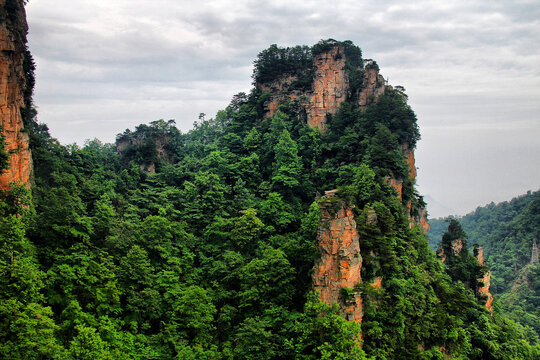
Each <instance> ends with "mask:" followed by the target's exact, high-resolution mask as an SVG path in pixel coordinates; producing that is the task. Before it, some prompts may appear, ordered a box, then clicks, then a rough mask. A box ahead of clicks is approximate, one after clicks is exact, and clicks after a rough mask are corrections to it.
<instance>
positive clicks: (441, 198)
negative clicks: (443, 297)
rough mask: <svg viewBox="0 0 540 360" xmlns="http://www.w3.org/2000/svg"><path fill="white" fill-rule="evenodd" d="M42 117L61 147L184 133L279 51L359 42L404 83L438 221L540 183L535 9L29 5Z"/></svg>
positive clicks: (64, 1)
mask: <svg viewBox="0 0 540 360" xmlns="http://www.w3.org/2000/svg"><path fill="white" fill-rule="evenodd" d="M26 10H27V18H28V24H29V27H30V30H29V47H30V50H31V52H32V54H33V56H34V59H35V61H36V65H37V71H36V81H37V84H36V89H35V96H34V102H35V104H36V105H37V109H38V121H40V122H43V123H46V124H47V125H48V126H49V129H50V132H51V135H52V136H53V137H56V138H58V140H59V141H60V142H61V143H63V144H70V143H74V142H76V143H78V144H79V145H83V144H84V141H85V140H86V139H94V138H98V139H100V140H101V141H103V142H113V141H114V139H115V136H116V134H118V133H121V132H123V131H124V130H125V129H127V128H130V129H133V128H134V127H135V126H137V125H139V124H141V123H149V122H151V121H154V120H157V119H165V120H169V119H175V121H176V124H177V127H178V128H179V129H180V130H182V131H184V132H185V131H188V130H189V129H191V128H192V126H193V122H194V121H196V120H197V119H198V116H199V114H200V113H205V114H206V115H207V117H213V116H215V114H216V112H217V111H218V110H220V109H224V108H225V107H226V106H227V105H228V103H229V102H230V100H231V98H232V96H233V95H235V94H237V93H238V92H241V91H244V92H248V91H249V90H250V88H251V81H252V79H251V72H252V64H253V60H254V59H255V58H256V56H257V54H258V53H259V52H260V51H262V50H264V49H266V48H267V47H268V46H270V45H271V44H278V45H280V46H295V45H304V44H305V45H313V44H315V43H317V42H318V41H319V40H321V39H328V38H333V39H336V40H340V41H343V40H352V41H353V42H354V43H355V44H356V45H358V46H359V47H360V48H361V49H362V52H363V56H364V58H371V59H374V60H376V61H377V63H378V64H379V67H380V69H381V74H382V75H383V76H385V78H387V79H388V81H389V83H390V84H392V85H401V86H403V87H405V89H406V93H407V95H408V96H409V104H410V105H411V107H412V108H413V110H414V111H415V112H416V114H417V117H418V124H419V126H420V131H421V134H422V140H421V141H420V142H419V144H418V146H417V150H416V165H417V167H418V178H417V184H418V189H419V192H420V193H421V194H423V195H425V197H426V199H427V200H428V211H429V213H430V216H431V217H439V216H446V215H449V214H458V215H463V214H466V213H468V212H470V211H473V210H474V209H475V208H476V207H477V206H482V205H485V204H487V203H490V202H492V201H494V202H496V203H497V202H501V201H506V200H510V199H511V198H513V197H515V196H517V195H520V194H523V193H525V192H527V191H528V190H532V191H535V190H538V189H539V188H540V46H539V45H538V44H540V2H539V1H537V0H512V1H500V0H477V1H470V0H455V1H452V0H448V1H444V2H441V1H429V0H419V1H412V0H411V1H407V2H404V1H399V0H384V1H366V0H352V1H349V0H346V1H342V0H334V1H326V0H325V1H317V0H303V1H295V0H288V1H273V0H267V1H255V0H234V1H229V0H219V1H218V0H214V1H205V0H203V1H199V2H194V1H185V0H152V1H150V0H147V1H142V0H106V1H104V0H53V1H51V0H30V2H29V3H28V5H27V6H26Z"/></svg>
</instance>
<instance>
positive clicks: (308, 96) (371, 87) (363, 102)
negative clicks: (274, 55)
mask: <svg viewBox="0 0 540 360" xmlns="http://www.w3.org/2000/svg"><path fill="white" fill-rule="evenodd" d="M331 44H333V46H329V47H328V48H327V49H326V50H325V51H323V52H321V53H318V54H314V55H313V79H312V83H311V87H309V89H298V88H297V86H295V84H296V83H297V82H298V80H299V76H305V74H302V75H291V74H284V75H282V76H279V77H278V78H276V79H274V80H272V81H269V82H265V83H256V84H255V86H256V87H257V89H259V90H261V91H267V92H269V94H270V95H269V98H268V100H267V102H266V104H265V106H266V117H271V116H273V115H274V114H275V112H276V111H277V109H278V107H279V105H280V104H281V103H284V102H286V101H288V100H290V101H293V102H295V103H297V104H298V105H299V106H300V107H301V108H302V109H303V113H304V114H305V121H306V122H307V124H308V125H309V126H311V127H312V128H315V127H316V128H319V129H321V130H322V131H324V130H325V128H326V119H327V116H328V115H334V114H336V113H337V112H338V110H339V107H340V105H341V103H342V102H343V101H346V100H349V101H350V100H351V99H354V101H356V103H357V105H358V106H359V107H360V108H361V109H362V110H365V109H366V108H367V107H368V106H369V105H370V104H372V103H374V102H376V101H377V98H378V97H379V96H381V95H382V94H384V93H385V91H387V90H388V89H393V87H392V86H390V85H388V84H387V82H386V80H385V79H384V77H383V76H382V75H381V74H380V73H379V66H378V65H377V63H376V62H375V61H373V60H371V59H367V60H363V66H358V68H357V69H356V71H358V72H359V73H361V74H362V75H363V80H362V86H361V87H360V88H359V89H353V88H352V86H351V80H350V70H347V55H346V49H345V46H344V45H343V44H340V43H338V42H335V43H331ZM398 89H402V88H401V87H396V90H398ZM401 150H402V152H403V155H404V157H405V159H406V162H407V164H408V166H409V172H410V176H411V179H412V181H413V182H414V179H415V178H416V165H415V159H414V150H413V149H411V148H410V147H409V144H407V143H405V144H402V146H401ZM389 181H390V183H391V184H392V186H394V188H395V189H396V191H397V193H398V196H399V198H400V199H401V198H402V184H403V180H400V179H390V180H389ZM407 207H408V209H409V218H410V223H411V227H412V226H414V225H415V224H418V225H419V226H420V227H421V228H422V229H423V230H424V231H425V232H426V233H427V231H428V230H429V225H428V221H427V212H426V209H425V208H423V207H415V206H412V204H411V203H409V204H408V205H407Z"/></svg>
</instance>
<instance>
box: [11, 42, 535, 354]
mask: <svg viewBox="0 0 540 360" xmlns="http://www.w3.org/2000/svg"><path fill="white" fill-rule="evenodd" d="M336 48H343V49H344V50H343V51H344V52H343V55H342V56H343V57H344V58H345V62H344V65H345V72H344V73H343V76H345V77H344V78H341V77H340V76H341V75H339V74H338V75H337V76H334V77H333V79H338V80H332V81H337V82H342V83H343V84H346V83H348V89H349V90H348V91H347V92H346V93H344V94H343V96H344V100H343V101H341V102H340V103H339V106H338V108H337V110H336V111H335V113H334V112H333V111H334V110H331V111H330V110H327V104H331V102H330V101H328V102H326V101H327V100H328V97H329V96H330V97H332V96H335V97H336V99H338V98H337V96H338V95H339V94H340V91H341V90H339V89H340V88H339V87H338V90H339V91H335V90H328V91H327V90H325V89H321V90H322V93H321V94H320V95H321V97H322V103H321V102H319V100H317V101H315V100H314V102H313V104H315V103H316V104H322V105H321V106H322V107H320V108H318V109H323V110H324V111H323V112H320V113H317V111H319V110H317V111H314V112H313V114H315V115H317V114H322V113H324V115H325V116H324V118H325V120H324V121H325V122H324V127H322V124H323V123H322V122H317V123H315V124H313V122H312V125H314V126H310V124H309V123H308V116H307V114H308V110H310V109H309V106H311V105H310V104H311V102H309V103H308V102H307V100H306V103H305V106H304V105H301V104H300V103H299V102H295V101H294V100H292V99H291V98H290V97H289V96H284V97H283V98H282V100H280V102H281V103H279V104H277V108H276V109H275V111H274V112H273V114H272V115H269V114H268V111H269V104H271V103H272V100H271V99H272V98H273V96H274V95H273V93H272V90H271V89H269V90H262V89H260V88H257V87H255V88H254V89H253V90H252V91H251V92H250V94H242V93H241V94H238V95H236V96H234V97H233V100H232V101H231V104H230V105H229V106H228V107H227V108H226V109H224V110H223V111H220V112H219V113H218V114H217V115H216V117H215V118H214V119H208V120H206V119H200V120H201V121H199V122H198V123H197V124H196V125H195V127H194V129H192V130H191V131H189V132H188V133H185V134H182V133H180V132H179V131H174V126H173V125H172V124H171V123H168V122H164V121H156V122H152V123H150V125H145V126H139V127H137V129H136V130H135V131H133V132H132V131H127V132H124V133H123V134H121V135H119V136H118V137H117V139H118V140H119V141H118V142H117V144H116V145H117V146H114V145H112V144H101V143H100V142H99V141H93V142H90V143H88V144H86V145H85V146H84V147H82V148H77V147H69V148H68V147H64V146H62V145H60V144H59V143H58V142H57V141H55V140H54V139H51V138H50V136H49V135H48V133H47V132H45V131H41V132H36V133H35V134H33V136H35V138H36V139H35V140H36V141H35V143H36V144H38V147H37V148H34V149H35V150H34V155H35V159H36V161H35V169H36V171H35V174H36V178H35V187H33V189H32V190H33V192H32V193H33V199H34V202H35V208H34V209H30V208H28V210H35V213H34V212H32V211H26V212H21V215H20V216H17V215H13V214H14V213H15V211H14V210H13V209H9V207H10V206H11V207H17V206H18V205H17V204H11V205H10V204H2V206H0V215H2V216H0V240H2V242H1V243H0V245H1V246H0V270H1V271H0V285H2V286H0V318H1V319H2V321H0V340H1V341H0V353H2V354H3V355H5V357H8V358H13V359H20V358H58V359H79V358H82V357H85V358H92V359H137V358H141V356H142V357H145V358H151V359H160V360H161V359H163V360H165V359H174V358H177V359H220V360H221V359H223V360H225V359H239V360H244V359H273V360H274V359H276V360H290V359H298V360H305V359H353V360H362V359H367V358H370V359H373V358H378V359H442V358H450V357H453V358H462V359H465V358H467V359H475V360H476V359H478V360H480V359H486V358H489V359H507V358H523V359H530V360H533V359H536V358H538V354H539V348H538V346H537V345H536V344H530V343H528V342H527V341H525V340H524V335H523V332H522V331H521V330H520V329H519V328H518V327H516V326H515V325H514V324H513V323H512V322H510V321H508V320H507V319H505V318H504V317H503V316H502V315H501V314H500V313H498V312H497V311H496V309H495V311H494V313H493V317H492V316H491V313H490V312H488V311H487V310H486V309H485V308H484V307H483V305H482V304H481V303H480V302H479V301H478V300H477V298H476V297H475V294H474V293H472V292H471V291H470V290H469V289H468V288H465V287H464V286H463V284H462V283H457V282H455V281H454V280H453V279H452V278H451V277H450V276H449V275H448V274H447V273H446V272H445V270H444V268H443V267H442V265H441V263H440V261H439V260H438V259H436V257H435V255H434V254H433V253H432V252H431V251H430V250H429V248H428V243H427V240H426V237H425V235H424V233H423V230H422V229H421V228H420V227H418V226H415V225H414V223H412V226H411V217H413V215H414V212H413V209H415V208H420V207H421V206H422V200H421V197H420V196H419V195H418V194H417V193H416V191H415V189H414V181H413V174H414V172H413V170H414V169H412V168H411V165H410V164H411V163H412V161H411V156H410V153H409V155H407V153H406V151H413V150H414V148H415V145H416V141H417V140H418V139H419V131H418V127H417V125H416V116H415V114H414V112H413V111H412V109H411V108H410V106H409V105H408V104H407V97H406V95H405V94H404V92H403V90H402V89H398V88H390V87H387V86H386V85H384V84H383V85H384V86H385V88H384V91H383V92H381V93H380V94H378V95H377V94H376V93H375V92H373V93H366V94H367V95H365V96H364V95H362V94H364V93H363V91H365V89H368V88H370V86H371V87H372V88H373V89H376V88H377V87H373V86H372V85H370V84H376V82H377V76H375V77H374V76H370V77H368V78H367V79H368V80H366V77H365V76H364V72H365V71H366V70H367V68H368V63H364V61H363V59H362V57H361V52H360V49H359V48H358V47H356V46H354V45H353V44H352V43H351V42H336V41H321V42H320V43H318V44H316V45H314V46H313V47H307V46H305V47H295V48H286V49H284V48H279V47H277V46H272V47H270V48H269V49H267V50H264V51H263V52H262V53H261V54H260V55H259V57H258V59H257V60H256V62H255V71H254V80H255V81H256V83H260V84H262V83H267V82H270V81H274V80H276V79H278V78H280V79H281V78H284V77H287V76H289V77H295V78H296V79H297V80H296V81H295V82H294V83H291V86H293V87H294V88H295V89H296V90H298V91H300V94H302V93H305V94H306V96H307V94H309V93H310V92H312V91H313V90H314V89H316V86H315V85H314V84H313V80H314V78H315V77H316V76H317V75H316V71H315V69H316V66H318V65H317V64H318V60H317V59H318V56H320V55H321V54H326V53H332V54H335V55H334V57H333V58H332V59H334V60H332V61H338V60H340V59H339V56H337V54H338V53H337V52H336V50H335V49H336ZM322 57H323V59H325V58H326V59H328V61H330V60H331V59H330V57H325V55H323V56H322ZM336 58H337V59H336ZM338 62H339V61H338ZM364 64H366V65H365V66H364ZM369 64H370V65H369V66H374V63H369ZM342 65H343V64H342ZM325 66H326V65H325ZM328 69H333V68H332V67H329V68H328ZM333 71H335V69H334V70H333ZM325 74H326V75H324V76H323V78H324V79H327V80H328V81H327V82H326V85H325V86H330V80H331V79H332V76H331V75H329V74H330V72H328V73H325ZM317 91H318V90H317ZM372 97H376V101H372V100H373V99H372ZM298 100H299V101H304V99H302V98H301V97H300V98H299V99H298ZM336 101H337V100H336ZM332 106H336V104H335V103H334V105H332ZM327 111H328V113H327ZM312 119H317V117H316V116H315V117H312ZM318 119H321V121H322V118H321V117H319V118H318ZM317 121H319V120H317ZM319 125H321V126H319ZM163 135H165V138H166V139H167V141H166V143H165V142H160V139H162V136H163ZM405 144H407V148H405V147H404V145H405ZM161 149H162V150H165V151H162V152H160V150H161ZM404 153H405V154H404ZM170 160H172V161H170ZM148 164H154V165H155V167H154V169H153V170H154V171H153V172H152V171H148V170H149V168H148V166H147V165H148ZM141 165H143V166H141ZM19 190H20V189H19ZM320 194H326V196H322V197H321V196H320ZM8 210H9V211H10V213H11V214H12V215H10V216H5V214H9V212H8ZM21 254H24V256H21ZM474 261H475V262H476V260H474ZM456 264H458V265H459V262H456ZM14 269H15V270H14ZM474 281H477V279H474ZM317 290H318V292H317ZM321 297H322V300H323V301H321ZM347 319H350V320H353V321H349V320H347ZM360 320H361V321H360Z"/></svg>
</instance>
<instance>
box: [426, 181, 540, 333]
mask: <svg viewBox="0 0 540 360" xmlns="http://www.w3.org/2000/svg"><path fill="white" fill-rule="evenodd" d="M459 221H460V222H461V224H462V226H463V229H464V230H465V231H466V232H467V233H468V235H469V244H478V245H480V246H481V247H482V248H483V249H484V251H485V259H486V260H487V261H486V262H487V264H488V266H489V267H490V269H491V274H492V278H491V285H492V286H491V291H492V292H493V293H494V294H495V296H496V297H499V298H500V299H501V306H502V307H503V308H504V311H505V312H506V313H507V314H509V315H510V316H511V317H512V318H513V319H515V320H516V321H518V322H520V323H522V324H524V325H526V326H530V327H532V328H534V329H535V331H536V332H537V333H540V313H539V311H538V309H539V308H540V292H539V291H540V289H539V287H538V284H536V282H535V280H534V276H531V274H534V273H536V272H538V264H534V256H533V254H534V251H533V249H534V244H535V242H537V239H540V192H539V191H536V192H528V193H527V194H524V195H521V196H518V197H516V198H514V199H512V200H511V201H508V202H502V203H499V204H494V203H491V204H489V205H487V206H484V207H478V208H477V209H476V210H475V211H474V212H472V213H470V214H467V215H465V216H463V217H460V218H459ZM430 223H431V225H432V230H431V231H430V232H429V233H428V235H429V237H430V244H431V245H432V246H435V245H436V243H437V242H438V241H440V236H442V232H441V229H442V228H444V227H445V225H446V224H445V221H444V219H431V220H430Z"/></svg>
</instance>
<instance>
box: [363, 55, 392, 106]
mask: <svg viewBox="0 0 540 360" xmlns="http://www.w3.org/2000/svg"><path fill="white" fill-rule="evenodd" d="M363 85H364V86H363V87H362V90H361V91H360V94H359V96H358V104H359V105H360V107H361V108H362V110H365V108H366V107H367V106H368V105H369V104H371V103H373V102H375V100H377V98H378V97H379V96H380V95H382V94H384V92H385V90H386V88H387V87H388V88H391V86H389V85H387V84H386V81H385V80H384V77H383V76H382V75H380V74H379V66H378V65H377V63H376V62H375V61H373V60H370V59H367V60H364V84H363Z"/></svg>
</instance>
